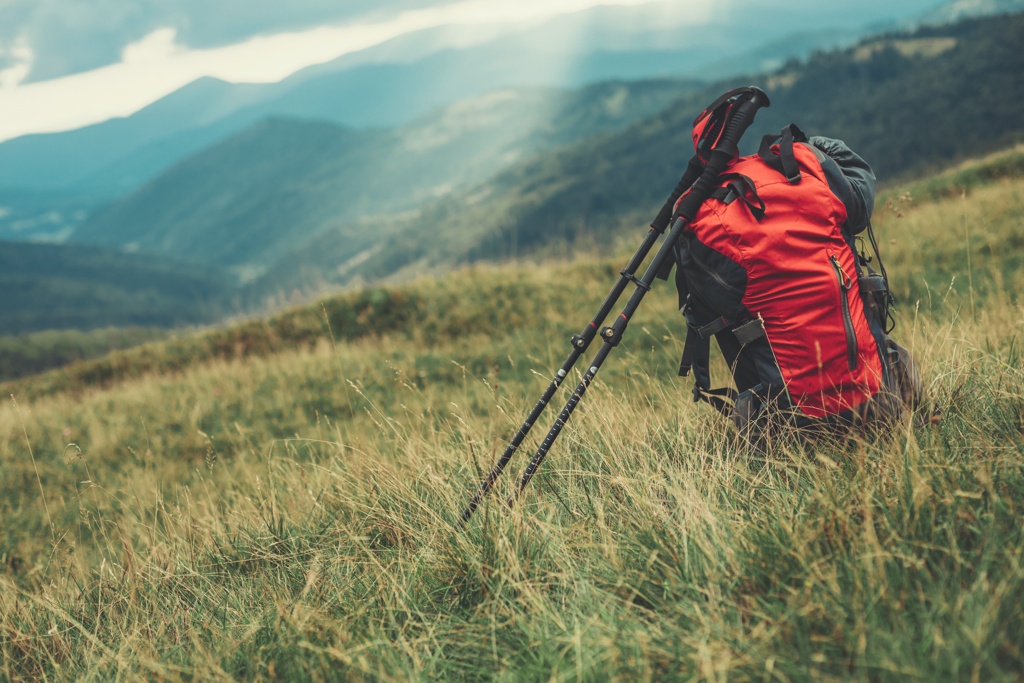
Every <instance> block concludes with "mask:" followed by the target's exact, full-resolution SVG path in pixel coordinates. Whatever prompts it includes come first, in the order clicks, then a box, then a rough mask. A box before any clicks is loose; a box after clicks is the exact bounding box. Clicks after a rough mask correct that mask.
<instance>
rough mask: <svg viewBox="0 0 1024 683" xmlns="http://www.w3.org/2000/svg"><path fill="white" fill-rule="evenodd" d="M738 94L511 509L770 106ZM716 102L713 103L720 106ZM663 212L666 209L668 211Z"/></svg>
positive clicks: (755, 91)
mask: <svg viewBox="0 0 1024 683" xmlns="http://www.w3.org/2000/svg"><path fill="white" fill-rule="evenodd" d="M733 94H735V97H737V98H742V99H737V100H736V101H735V102H734V106H732V108H730V109H729V110H728V114H727V115H728V116H729V118H728V119H727V120H726V122H725V124H724V127H723V128H722V132H721V135H720V136H719V138H718V140H717V142H716V143H715V144H714V147H713V148H712V150H711V154H710V158H709V160H708V163H707V166H705V168H704V170H703V172H702V173H701V175H700V177H699V178H697V180H696V181H695V182H694V183H693V186H692V188H691V190H690V192H689V194H687V195H685V196H684V197H683V199H682V201H681V202H680V205H679V208H678V209H676V211H675V215H674V220H673V223H672V229H671V230H670V231H669V234H668V237H666V238H665V241H664V243H663V244H662V245H661V248H660V249H659V250H658V253H657V254H656V255H655V257H654V260H653V261H652V262H651V265H650V266H649V267H648V268H647V271H646V272H645V273H644V276H643V278H641V279H640V280H637V279H636V277H635V276H631V277H629V278H625V279H628V280H629V281H631V282H633V284H634V285H636V289H635V290H634V291H633V294H632V296H631V297H630V298H629V302H628V303H627V304H626V307H625V308H624V309H623V311H622V313H621V314H620V315H619V317H618V318H616V319H615V322H614V323H613V324H612V325H611V326H610V327H605V328H602V329H601V331H600V336H601V338H602V339H603V341H604V343H603V344H602V346H601V348H600V349H599V350H598V352H597V355H596V356H595V357H594V360H593V361H592V362H591V364H590V367H589V368H588V369H587V371H586V372H585V373H584V374H583V379H582V380H580V383H579V384H578V385H577V386H576V389H575V391H573V393H572V396H570V397H569V400H568V402H567V403H566V404H565V407H564V408H562V412H561V413H559V415H558V419H556V420H555V423H554V425H553V426H552V427H551V429H550V431H548V434H547V436H546V437H544V441H543V443H542V444H541V445H540V448H538V449H537V452H536V453H535V454H534V456H533V458H532V459H531V460H530V463H529V464H528V465H527V466H526V470H525V471H524V472H523V476H522V477H521V478H520V480H519V483H518V485H517V486H516V489H515V491H514V492H513V493H512V495H511V496H509V498H508V500H507V501H506V504H507V505H508V506H509V507H512V505H513V503H514V502H515V499H516V497H517V496H518V495H519V494H520V493H521V492H522V491H523V489H525V488H526V485H527V484H528V483H530V479H532V478H533V475H534V474H535V473H536V472H537V468H538V467H540V464H541V462H543V460H544V458H545V457H546V456H547V454H548V451H550V450H551V446H552V445H553V444H554V442H555V439H557V438H558V435H559V433H561V431H562V428H563V427H565V424H566V422H568V421H569V418H570V417H571V416H572V413H573V411H574V410H575V409H576V406H577V405H578V404H579V402H580V400H581V399H582V398H583V394H585V393H586V391H587V388H588V387H589V386H590V383H591V382H593V380H594V376H595V375H597V373H598V371H599V370H600V369H601V366H602V365H603V364H604V361H605V359H606V358H608V355H609V354H610V353H611V351H612V349H614V348H615V347H616V346H618V345H619V342H621V341H622V335H623V333H624V332H625V331H626V326H627V325H628V324H629V321H630V319H631V318H632V317H633V314H634V313H635V312H636V309H637V308H638V307H639V306H640V302H641V301H642V300H643V298H644V295H645V294H647V292H649V291H651V285H652V284H653V282H654V280H655V278H656V277H657V276H658V274H659V273H661V272H662V270H663V268H664V267H665V265H666V264H667V263H668V259H670V258H674V250H675V243H676V240H677V239H678V238H679V235H680V234H682V232H683V230H684V229H685V228H686V226H687V225H689V224H690V223H691V222H692V221H693V219H694V217H695V216H696V215H697V211H698V210H699V209H700V207H701V205H702V204H703V203H704V201H705V200H706V199H707V198H708V195H710V194H711V192H712V191H713V190H714V189H715V186H716V179H717V178H718V175H719V173H721V172H722V170H723V169H724V168H725V167H726V166H727V165H728V164H729V162H730V161H732V159H733V158H735V157H736V156H737V155H738V153H739V151H738V150H739V148H738V144H739V140H740V138H741V137H742V136H743V133H744V132H745V131H746V129H747V128H748V127H749V126H750V124H751V123H753V121H754V116H755V115H756V114H757V110H758V109H760V108H761V107H768V106H770V102H769V100H768V96H767V95H766V94H765V93H764V92H763V91H762V90H760V89H759V88H753V87H751V88H742V89H739V90H736V91H732V93H726V96H730V95H733ZM726 96H723V97H726ZM721 101H722V98H720V99H719V102H721ZM716 104H717V103H716ZM712 106H713V107H714V106H716V105H712ZM709 109H710V108H709ZM705 111H707V110H705ZM691 163H692V162H691ZM684 178H685V176H684ZM677 189H678V188H677ZM662 211H663V212H664V209H663V210H662ZM670 211H671V210H670ZM659 217H661V214H659ZM620 281H621V280H620ZM624 286H625V284H624V283H623V287H624ZM503 466H504V465H503ZM465 519H468V517H466V515H463V521H465Z"/></svg>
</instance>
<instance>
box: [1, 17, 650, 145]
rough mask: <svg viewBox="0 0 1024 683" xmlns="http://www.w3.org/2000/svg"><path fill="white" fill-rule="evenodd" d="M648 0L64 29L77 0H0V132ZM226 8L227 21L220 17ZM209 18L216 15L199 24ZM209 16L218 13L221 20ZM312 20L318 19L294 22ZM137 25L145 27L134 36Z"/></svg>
mask: <svg viewBox="0 0 1024 683" xmlns="http://www.w3.org/2000/svg"><path fill="white" fill-rule="evenodd" d="M650 1H651V0H516V1H515V2H495V1H494V0H458V1H456V2H450V3H447V4H438V3H436V2H435V3H433V4H432V6H429V3H427V2H413V1H404V2H391V3H379V2H378V3H373V2H362V3H360V2H350V0H346V3H345V5H344V9H339V8H338V5H340V4H341V3H338V2H336V1H335V2H318V1H317V0H304V1H300V2H295V3H294V12H293V13H292V14H289V15H284V16H278V15H277V14H275V12H274V11H272V10H273V8H281V7H284V6H286V5H288V6H292V5H291V3H283V2H275V3H273V4H271V3H259V2H252V4H251V6H252V8H256V9H255V14H256V15H257V16H255V17H252V18H250V20H249V22H248V24H246V25H245V26H239V25H238V23H239V22H238V17H239V16H245V12H238V13H236V14H234V15H229V14H228V13H226V12H222V13H218V14H215V15H213V16H212V17H209V16H207V14H208V13H206V12H205V10H204V9H203V7H209V6H211V5H212V6H217V3H215V2H214V3H211V2H207V3H193V4H194V5H195V7H193V8H191V10H192V15H191V18H190V17H189V15H188V13H187V12H177V13H176V12H172V11H161V12H158V13H157V14H156V18H154V19H151V20H149V21H142V20H141V19H140V18H138V17H137V16H136V15H135V14H133V13H132V12H130V11H129V12H125V11H123V10H122V11H117V12H115V15H116V18H113V19H111V23H110V24H108V25H102V26H98V27H96V26H95V24H94V22H95V17H97V16H103V12H95V10H90V12H87V13H86V14H87V15H88V16H90V17H93V19H92V20H91V21H86V22H85V23H83V24H82V25H79V26H77V27H75V28H74V30H73V31H72V30H71V27H70V26H68V24H74V23H75V22H76V21H77V20H78V19H80V18H83V17H81V16H80V15H79V14H78V13H77V10H74V9H71V8H75V7H77V6H80V5H82V3H81V2H77V3H71V2H66V1H64V0H61V1H58V0H27V2H30V3H40V4H39V6H38V7H37V9H36V14H35V15H33V14H32V13H31V12H29V11H28V10H27V9H26V10H25V11H24V12H23V15H19V14H18V13H17V12H16V11H15V10H16V9H17V7H16V5H19V4H21V3H20V0H14V2H10V0H0V2H2V3H5V4H4V5H2V6H0V7H3V8H4V9H0V26H3V27H4V28H3V29H0V30H2V31H3V33H0V41H2V42H0V55H3V57H2V58H0V111H2V112H4V114H3V116H2V117H0V140H3V139H9V138H12V137H15V136H18V135H23V134H26V133H32V132H43V131H46V132H48V131H56V130H67V129H70V128H75V127H79V126H82V125H86V124H89V123H94V122H98V121H103V120H105V119H107V118H110V117H113V116H126V115H129V114H131V113H133V112H135V111H137V110H138V109H140V108H142V107H144V106H145V105H147V104H149V103H151V102H153V101H154V100H156V99H158V98H160V97H162V96H164V95H167V94H169V93H171V92H173V91H174V90H176V89H178V88H180V87H181V86H183V85H185V84H187V83H189V82H191V81H193V80H195V79H196V78H199V77H201V76H213V77H216V78H220V79H222V80H226V81H231V82H235V83H239V82H246V83H269V82H276V81H279V80H281V79H282V78H285V77H286V76H289V75H291V74H292V73H295V72H296V71H298V70H299V69H302V68H303V67H306V66H310V65H313V64H319V63H323V62H326V61H330V60H332V59H335V58H337V57H340V56H342V55H345V54H348V53H351V52H355V51H359V50H364V49H366V48H369V47H373V46H374V45H378V44H380V43H383V42H385V41H387V40H390V39H392V38H396V37H399V36H402V35H405V34H407V33H411V32H414V31H418V30H423V29H428V28H436V27H441V26H481V27H483V26H493V25H504V26H509V27H511V26H515V25H522V24H524V23H529V22H538V21H544V20H547V19H551V18H553V17H556V16H559V15H562V14H567V13H571V12H578V11H581V10H584V9H587V8H589V7H593V6H595V5H598V4H602V5H640V4H645V3H649V2H650ZM293 2H294V0H293ZM8 4H10V5H11V7H8ZM90 4H91V3H90ZM101 4H108V5H111V7H112V8H116V7H122V5H123V4H130V3H122V2H119V1H115V2H113V3H110V2H105V0H101ZM143 4H147V3H143ZM149 4H152V5H154V6H158V5H163V3H160V2H150V3H149ZM178 4H181V5H188V4H190V3H188V2H182V3H178ZM229 4H231V3H221V5H229ZM386 5H390V6H389V7H388V8H387V10H386V11H385V10H383V9H382V7H384V6H386ZM59 6H63V7H64V8H67V9H70V10H71V12H70V15H69V16H64V17H61V18H60V20H59V21H50V22H49V23H47V22H46V21H44V20H47V19H52V13H53V12H57V11H58V7H59ZM260 8H262V10H266V11H261V9H260ZM51 9H52V12H51ZM155 9H159V7H157V8H155ZM165 9H166V8H165ZM179 9H180V8H179ZM36 15H42V18H39V17H38V16H36ZM22 16H24V17H27V18H28V19H31V20H29V21H24V23H23V28H22V30H21V31H20V32H18V31H15V30H13V29H14V27H15V24H14V23H11V22H5V21H4V19H10V18H13V19H18V18H22ZM228 16H233V17H234V19H235V21H234V22H232V21H228V20H227V19H228ZM207 19H209V20H210V21H211V22H213V24H214V25H210V26H204V27H201V28H198V29H197V28H196V25H197V24H201V23H202V22H203V21H204V20H207ZM118 22H120V23H118ZM218 22H219V23H220V24H222V25H221V26H220V28H219V29H218V28H217V27H216V24H218ZM310 22H315V25H312V26H302V24H304V23H306V24H308V23H310ZM41 25H44V26H45V28H40V26H41ZM93 28H95V30H92V31H91V32H90V29H93ZM133 30H134V33H133V32H132V31H133ZM138 31H145V32H144V33H143V34H142V35H141V36H138V37H134V38H133V36H135V35H136V34H137V33H138ZM62 32H66V33H67V36H66V39H67V40H69V41H71V47H70V48H69V49H67V50H62V49H58V48H59V45H54V42H53V41H55V40H56V38H55V35H54V34H60V33H62ZM246 33H251V34H252V35H245V34H246ZM118 43H121V45H120V47H119V48H118V49H117V50H115V51H113V52H112V51H111V49H110V48H111V46H114V45H117V44H118Z"/></svg>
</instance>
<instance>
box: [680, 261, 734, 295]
mask: <svg viewBox="0 0 1024 683" xmlns="http://www.w3.org/2000/svg"><path fill="white" fill-rule="evenodd" d="M690 258H692V259H693V262H694V263H696V264H697V267H698V268H700V269H701V270H703V271H704V272H705V273H707V274H708V275H710V276H711V279H713V280H714V281H715V282H717V283H718V284H719V285H721V286H722V287H723V288H724V289H726V290H727V291H729V292H732V293H734V294H739V295H740V296H741V297H742V296H743V292H742V291H740V290H739V289H737V288H736V287H733V286H732V285H730V284H729V283H728V282H726V281H725V279H724V278H723V277H722V276H721V275H719V274H718V272H717V271H716V270H715V269H714V268H712V267H711V266H709V265H707V264H706V263H704V262H703V261H701V260H700V259H699V258H697V254H696V253H694V251H693V249H690Z"/></svg>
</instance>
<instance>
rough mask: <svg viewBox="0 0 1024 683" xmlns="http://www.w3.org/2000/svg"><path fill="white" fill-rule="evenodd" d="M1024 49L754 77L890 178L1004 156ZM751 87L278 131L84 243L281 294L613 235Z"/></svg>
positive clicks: (629, 90)
mask: <svg viewBox="0 0 1024 683" xmlns="http://www.w3.org/2000/svg"><path fill="white" fill-rule="evenodd" d="M1022 37H1024V15H1012V16H1008V17H1000V18H994V19H978V20H967V21H964V22H961V23H959V24H956V25H952V26H942V27H925V28H921V29H919V30H917V31H915V32H912V33H892V34H886V35H882V36H879V37H875V38H872V39H870V40H867V41H865V42H862V43H860V44H858V45H855V46H853V47H850V48H846V49H843V50H837V51H833V52H828V53H819V54H816V55H815V56H814V57H813V58H812V59H809V60H807V61H806V62H791V63H789V64H787V65H784V66H783V67H782V68H780V69H778V70H776V71H774V72H771V73H769V74H766V75H764V76H760V77H751V78H750V79H748V81H749V82H751V83H753V84H756V85H759V86H761V87H763V88H764V89H765V90H766V91H767V92H768V93H769V94H770V96H771V97H772V99H773V102H774V104H773V106H772V107H771V108H770V109H768V110H766V111H765V112H763V113H762V114H761V115H760V116H759V119H758V122H757V129H758V130H761V131H771V130H778V129H779V128H781V127H782V125H784V124H786V123H789V122H790V121H796V122H798V123H799V124H800V125H801V126H803V127H804V128H805V129H806V130H807V131H808V132H809V133H811V134H827V135H832V136H835V137H840V138H843V139H844V140H846V141H847V142H848V143H850V144H851V145H852V146H853V147H854V148H855V149H857V150H858V151H859V152H861V153H862V154H863V155H864V156H865V157H866V158H868V159H869V160H870V161H871V163H872V165H873V166H874V168H875V170H876V172H877V173H878V174H879V177H880V178H881V179H882V180H883V181H885V180H890V181H891V180H893V179H896V178H899V177H900V176H902V175H906V174H911V173H915V172H920V171H922V170H925V169H928V168H935V167H939V166H942V165H944V164H948V163H951V162H952V161H954V160H956V159H958V158H963V157H966V156H971V155H973V154H977V153H981V152H986V151H990V150H993V149H998V148H1000V147H1002V146H1005V145H1008V144H1012V143H1014V142H1016V141H1018V140H1019V139H1021V135H1022V131H1024V126H1022V124H1021V122H1020V119H1019V116H1018V112H1019V107H1020V105H1021V102H1020V95H1019V93H1021V92H1024V91H1022V89H1021V85H1022V84H1024V82H1022V81H1024V77H1022V75H1021V74H1024V57H1022V56H1021V53H1020V52H1019V51H1017V50H1016V49H1015V45H1017V44H1019V43H1020V40H1021V38H1022ZM739 84H741V83H737V82H735V81H726V82H720V83H717V84H714V85H711V86H705V87H701V88H695V87H694V86H693V84H686V85H681V84H678V83H673V82H646V83H643V84H640V83H632V84H624V83H621V84H616V83H608V84H603V85H601V86H593V87H591V88H588V89H584V90H581V91H578V92H577V93H576V94H575V95H574V96H570V97H567V98H562V99H559V98H557V97H556V98H555V100H557V101H559V102H560V103H561V108H559V106H556V105H550V104H549V108H548V109H547V110H540V109H538V106H539V105H538V102H540V101H542V100H538V99H531V97H529V96H528V95H526V94H524V93H517V94H516V93H509V94H507V95H505V96H501V95H499V94H493V95H491V96H489V98H485V99H483V100H477V101H475V102H471V103H465V104H464V105H460V106H458V107H454V108H451V109H448V110H445V111H443V112H442V113H441V114H439V115H436V116H433V117H427V118H424V119H421V120H420V121H418V122H417V123H416V124H415V125H413V126H410V127H405V128H402V129H392V130H390V131H351V130H347V129H342V128H338V127H336V126H334V125H333V124H326V123H318V124H313V123H309V122H302V121H294V120H274V121H270V122H266V123H263V124H260V125H259V126H257V127H254V128H250V129H248V130H247V131H245V132H244V133H242V134H240V135H238V136H235V137H233V138H231V139H229V140H228V141H226V142H224V143H222V144H221V145H220V146H218V147H217V148H214V149H211V150H208V151H206V152H204V153H202V154H199V155H197V156H194V157H192V158H191V159H189V160H186V161H184V162H182V163H180V164H179V165H177V166H175V167H174V168H172V169H171V170H170V171H168V172H166V173H165V174H163V175H161V176H160V177H158V178H157V179H155V180H153V181H152V182H151V183H149V184H148V185H147V186H145V187H144V188H142V189H141V190H139V191H137V192H136V193H134V194H132V195H130V196H129V197H128V198H127V199H125V200H122V201H120V202H117V203H115V204H113V205H112V206H110V207H109V208H107V209H105V210H103V211H100V212H98V213H97V214H96V215H94V216H93V217H91V218H90V219H89V220H88V221H87V222H86V223H85V224H84V225H83V226H82V227H81V228H80V229H79V230H78V231H77V232H76V233H75V234H74V236H73V237H72V239H73V240H75V241H82V242H83V243H99V244H104V245H108V246H116V247H120V248H129V249H139V250H143V251H150V252H152V253H158V254H163V255H167V256H173V257H175V258H185V259H190V260H195V261H199V262H203V263H208V264H216V265H221V266H226V267H229V268H232V269H233V270H234V272H235V274H236V275H237V276H239V277H240V279H241V280H242V281H243V282H245V283H248V284H249V286H250V287H251V288H253V289H254V291H259V292H260V293H262V294H264V295H265V294H272V293H274V292H275V291H279V290H280V289H282V288H283V289H293V288H299V289H304V288H316V287H322V286H325V285H327V286H337V285H345V284H349V283H351V282H353V281H373V280H377V279H380V278H384V277H392V276H395V275H400V274H401V273H403V272H410V271H412V272H422V271H424V270H434V269H438V268H446V267H450V266H451V265H454V264H457V263H462V262H468V261H473V260H478V259H493V258H506V257H508V256H510V255H513V254H526V253H530V252H531V251H535V250H537V249H540V248H544V247H545V246H546V245H551V244H553V243H570V242H572V241H573V240H574V239H575V238H576V237H577V236H579V235H581V234H584V235H588V236H589V237H590V238H594V237H595V236H599V237H600V236H604V235H607V234H608V233H609V231H612V230H614V229H615V228H616V227H617V226H624V225H627V224H628V223H629V221H630V219H633V218H635V217H637V216H639V215H641V214H642V212H643V211H644V209H647V210H648V211H650V210H652V208H653V209H656V208H657V207H658V206H659V205H660V201H661V200H662V199H663V197H662V195H663V194H665V193H666V192H667V190H668V189H669V188H671V186H672V184H673V182H672V180H673V178H674V177H675V176H677V175H678V174H679V172H680V170H681V168H682V167H683V166H684V165H685V161H686V159H687V158H688V157H689V153H688V151H687V148H688V147H689V144H690V143H689V131H690V124H691V121H692V118H693V116H694V115H695V114H696V112H698V111H700V109H701V108H702V107H703V106H704V104H706V103H707V102H709V101H710V100H712V99H714V97H716V96H717V95H718V94H720V93H721V92H722V91H723V90H725V89H727V88H729V87H735V86H736V85H739ZM984 93H989V94H988V95H987V96H986V95H983V94H984ZM516 103H519V105H518V106H517V105H516ZM540 111H543V113H541V114H540V115H539V116H538V117H536V118H535V119H531V120H533V121H534V122H535V123H536V122H541V123H543V124H544V125H543V126H532V125H527V124H526V123H525V121H526V120H527V119H530V117H529V112H540ZM616 111H618V112H620V113H621V112H630V115H631V116H633V115H635V116H633V118H630V116H625V115H620V117H615V116H613V115H612V113H613V112H616ZM470 114H472V115H470ZM580 117H586V118H585V119H584V120H585V121H586V123H585V124H584V123H581V122H580ZM978 121H984V125H983V126H980V125H977V122H978ZM510 122H517V123H518V124H519V128H518V129H514V128H510V127H509V126H510ZM472 130H477V131H478V133H479V134H478V135H476V136H472V135H470V131H472ZM439 131H448V133H447V134H444V133H439ZM455 131H458V132H459V134H458V135H456V134H454V132H455ZM756 137H757V135H756V133H754V134H751V135H749V136H748V139H747V143H748V145H751V144H754V143H756ZM438 140H443V143H441V144H438V143H437V141H438ZM494 159H501V160H502V161H501V163H493V160H494ZM431 196H436V198H435V199H431ZM601 239H603V237H601Z"/></svg>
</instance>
